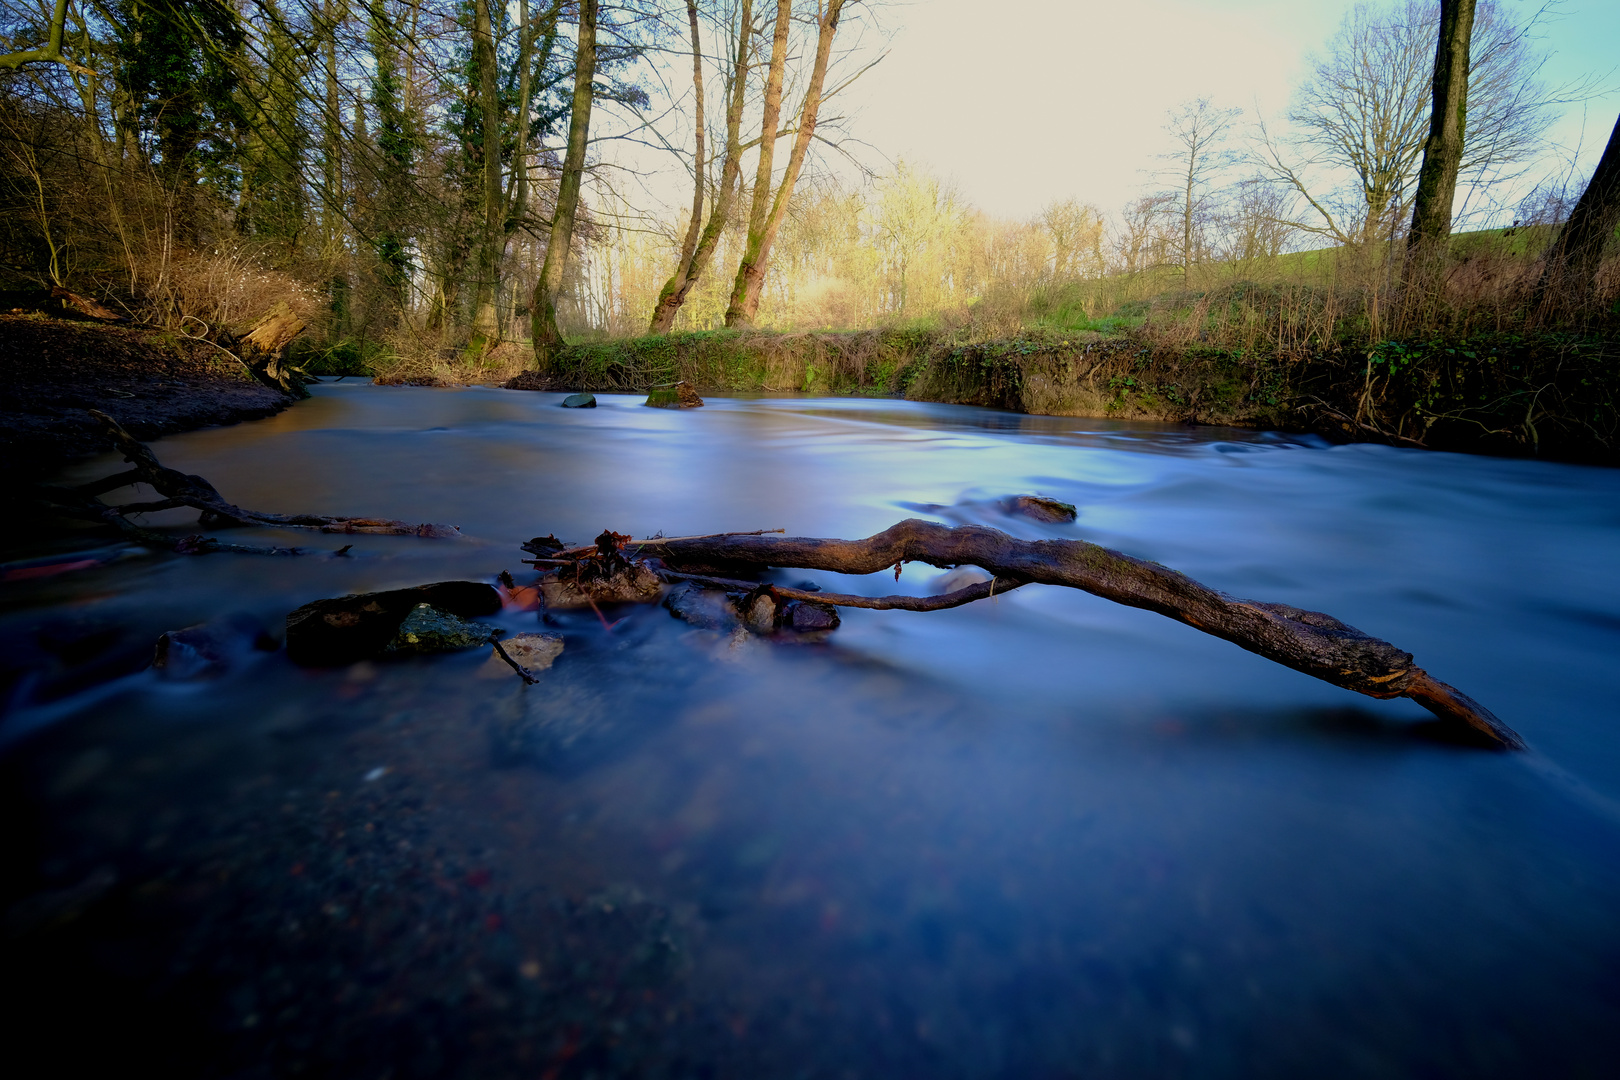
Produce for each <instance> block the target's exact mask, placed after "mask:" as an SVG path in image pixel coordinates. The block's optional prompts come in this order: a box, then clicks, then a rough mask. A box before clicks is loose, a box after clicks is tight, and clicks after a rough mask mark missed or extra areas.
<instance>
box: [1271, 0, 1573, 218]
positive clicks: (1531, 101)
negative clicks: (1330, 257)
mask: <svg viewBox="0 0 1620 1080" xmlns="http://www.w3.org/2000/svg"><path fill="white" fill-rule="evenodd" d="M1439 23H1440V6H1439V3H1438V2H1437V0H1403V2H1401V3H1398V4H1396V5H1395V6H1393V7H1390V8H1385V7H1382V6H1378V5H1375V4H1373V3H1365V2H1364V3H1361V4H1358V5H1357V6H1356V7H1355V8H1352V9H1351V11H1350V13H1349V14H1348V15H1346V16H1345V19H1344V22H1343V24H1342V25H1341V26H1340V28H1339V30H1338V32H1337V33H1336V34H1335V35H1334V37H1333V39H1332V40H1331V41H1330V42H1329V44H1328V49H1327V52H1326V53H1325V55H1323V56H1321V57H1319V58H1317V59H1316V61H1315V63H1314V65H1313V69H1312V71H1311V73H1310V75H1309V76H1308V77H1307V78H1306V80H1305V82H1304V83H1303V84H1302V85H1301V86H1300V88H1299V90H1298V92H1297V94H1296V95H1295V99H1294V104H1293V106H1292V108H1291V109H1290V111H1289V121H1290V122H1291V124H1292V125H1293V127H1294V132H1295V134H1294V136H1293V137H1292V138H1291V139H1289V140H1286V141H1285V140H1283V139H1278V138H1274V137H1273V136H1272V135H1271V133H1270V132H1269V131H1268V130H1267V129H1266V127H1265V126H1264V125H1263V124H1262V125H1261V128H1260V132H1259V139H1258V140H1257V146H1256V148H1255V154H1254V157H1255V159H1256V162H1257V164H1258V165H1259V166H1260V167H1261V168H1262V170H1263V171H1264V172H1265V173H1266V174H1267V175H1268V176H1270V177H1271V178H1272V179H1273V180H1274V181H1276V182H1279V183H1281V184H1283V185H1285V186H1287V187H1290V188H1292V189H1294V190H1295V191H1296V192H1297V193H1298V194H1299V195H1300V197H1301V198H1302V200H1303V201H1304V203H1305V206H1306V207H1308V208H1309V209H1308V213H1307V216H1306V217H1305V218H1303V219H1301V220H1296V221H1294V222H1293V223H1292V224H1294V225H1295V227H1297V228H1300V229H1304V230H1306V231H1309V232H1313V233H1316V234H1319V235H1321V236H1324V237H1327V238H1329V239H1331V240H1333V241H1334V242H1335V243H1339V244H1346V245H1349V244H1359V243H1365V242H1368V241H1371V240H1378V239H1388V238H1392V237H1393V236H1394V235H1395V234H1397V233H1398V232H1399V229H1400V224H1401V223H1402V222H1404V221H1406V220H1408V218H1409V215H1410V212H1411V209H1412V206H1411V202H1412V197H1413V194H1414V192H1415V188H1416V180H1417V174H1418V168H1419V161H1420V159H1421V156H1422V153H1423V146H1424V142H1425V139H1426V137H1427V134H1428V127H1429V117H1430V113H1431V107H1432V104H1433V84H1434V51H1435V39H1436V35H1437V33H1438V28H1439ZM1527 29H1528V28H1527V27H1521V26H1518V25H1517V24H1515V23H1514V21H1513V20H1512V19H1510V18H1509V17H1508V16H1507V15H1505V14H1504V13H1503V12H1502V11H1501V9H1500V8H1499V7H1498V6H1497V4H1496V3H1495V0H1481V2H1480V3H1479V4H1478V6H1477V11H1476V14H1475V19H1474V25H1473V48H1472V54H1473V63H1472V64H1471V65H1470V66H1469V68H1468V83H1467V91H1466V96H1467V101H1468V122H1467V124H1466V125H1465V128H1464V130H1463V133H1462V134H1463V145H1462V153H1461V157H1460V159H1459V162H1458V175H1459V182H1460V183H1462V184H1463V185H1465V186H1466V187H1468V188H1469V189H1470V193H1472V191H1473V189H1475V188H1476V187H1478V186H1481V185H1483V184H1485V183H1487V182H1489V181H1490V180H1492V179H1500V178H1503V177H1505V176H1507V175H1511V173H1510V170H1513V169H1516V168H1518V167H1520V166H1522V165H1523V163H1525V162H1527V161H1529V160H1531V159H1532V158H1533V156H1534V154H1535V152H1536V151H1537V150H1538V149H1539V147H1540V145H1541V137H1542V135H1543V134H1544V132H1545V131H1546V129H1547V126H1548V124H1550V123H1551V116H1550V114H1549V106H1550V104H1551V103H1552V100H1553V97H1554V95H1553V94H1551V93H1550V92H1549V91H1548V90H1547V88H1546V87H1545V86H1544V85H1543V84H1542V83H1541V82H1540V81H1539V80H1538V78H1537V76H1538V73H1539V71H1540V69H1541V66H1542V64H1543V63H1544V59H1545V58H1544V57H1543V56H1542V55H1541V54H1539V53H1537V52H1536V51H1535V50H1534V49H1533V48H1532V46H1531V43H1530V41H1529V39H1528V37H1527V36H1526V30H1527ZM1345 174H1349V175H1350V176H1352V177H1353V178H1354V184H1353V186H1352V187H1351V188H1350V189H1349V190H1344V189H1342V188H1338V189H1336V188H1335V178H1336V177H1343V176H1344V175H1345Z"/></svg>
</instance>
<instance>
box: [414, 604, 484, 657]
mask: <svg viewBox="0 0 1620 1080" xmlns="http://www.w3.org/2000/svg"><path fill="white" fill-rule="evenodd" d="M496 631H497V628H496V627H493V626H487V625H485V624H484V623H476V622H469V621H467V620H466V619H461V618H458V617H456V616H455V615H451V614H450V613H449V612H447V611H440V610H439V609H438V608H436V607H434V606H433V605H431V604H418V605H416V607H414V608H412V609H411V611H410V613H409V614H407V615H406V616H405V618H404V620H403V621H402V622H401V623H400V624H399V630H398V631H397V632H395V634H394V639H393V640H392V641H390V642H389V643H388V647H387V649H386V650H384V651H385V652H389V653H394V654H398V653H432V652H453V651H455V650H456V649H470V648H472V647H474V646H475V645H488V644H489V639H490V638H491V637H492V636H493V635H494V634H495V633H496ZM502 644H503V645H504V644H505V643H504V642H503V643H502Z"/></svg>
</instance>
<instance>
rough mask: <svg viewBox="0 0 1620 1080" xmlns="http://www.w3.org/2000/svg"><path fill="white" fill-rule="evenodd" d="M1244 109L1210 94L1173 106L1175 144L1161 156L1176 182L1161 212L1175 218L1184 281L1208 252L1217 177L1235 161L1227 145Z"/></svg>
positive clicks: (1171, 126)
mask: <svg viewBox="0 0 1620 1080" xmlns="http://www.w3.org/2000/svg"><path fill="white" fill-rule="evenodd" d="M1242 114H1243V111H1242V110H1241V109H1222V108H1218V107H1216V106H1215V105H1213V104H1211V102H1210V99H1209V98H1207V97H1201V98H1196V99H1194V100H1192V101H1189V102H1187V103H1185V104H1184V105H1181V106H1180V107H1178V108H1176V109H1172V110H1171V111H1170V114H1169V119H1168V121H1167V122H1166V123H1165V126H1164V128H1165V130H1166V131H1167V132H1169V133H1170V138H1171V142H1172V144H1173V146H1174V149H1172V150H1171V151H1170V152H1168V153H1165V154H1161V155H1159V156H1160V158H1161V159H1162V160H1164V161H1167V162H1169V163H1170V169H1169V171H1170V173H1171V176H1172V177H1173V184H1172V186H1171V187H1170V188H1169V189H1168V190H1167V191H1165V192H1164V201H1163V212H1165V213H1167V214H1169V215H1171V216H1172V217H1174V219H1175V224H1176V229H1175V234H1174V235H1175V252H1174V256H1173V257H1174V259H1175V261H1176V262H1177V263H1178V264H1179V265H1180V266H1181V276H1182V278H1183V280H1186V279H1187V278H1188V277H1189V276H1190V275H1191V273H1192V267H1193V266H1194V264H1196V263H1198V262H1200V261H1201V260H1202V259H1203V257H1204V246H1205V245H1204V238H1203V232H1204V227H1205V225H1206V224H1207V223H1208V222H1209V220H1210V218H1211V217H1212V216H1213V212H1214V209H1215V197H1214V195H1213V192H1212V190H1211V189H1212V187H1213V182H1214V180H1215V178H1216V177H1217V176H1218V175H1219V174H1220V172H1221V171H1222V170H1223V169H1225V168H1226V167H1227V166H1229V165H1230V164H1231V163H1232V160H1233V155H1232V154H1231V153H1230V152H1229V151H1227V150H1226V149H1225V148H1224V147H1225V143H1226V138H1227V134H1228V133H1229V132H1230V131H1231V128H1232V123H1233V121H1235V120H1236V119H1237V118H1238V117H1239V116H1241V115H1242Z"/></svg>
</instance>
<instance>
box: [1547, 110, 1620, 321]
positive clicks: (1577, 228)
mask: <svg viewBox="0 0 1620 1080" xmlns="http://www.w3.org/2000/svg"><path fill="white" fill-rule="evenodd" d="M1617 227H1620V120H1616V121H1615V123H1614V132H1613V133H1612V134H1610V136H1609V145H1608V146H1607V147H1605V148H1604V151H1603V157H1602V159H1601V160H1599V161H1598V166H1597V171H1596V172H1594V173H1593V174H1592V179H1591V182H1590V183H1588V184H1587V185H1586V190H1585V191H1583V192H1582V193H1581V198H1580V201H1579V202H1577V203H1576V204H1575V209H1574V210H1573V211H1572V212H1571V213H1570V215H1569V220H1568V221H1566V222H1564V227H1563V228H1562V229H1560V230H1559V232H1558V239H1557V240H1555V241H1553V245H1552V247H1551V248H1550V249H1549V250H1548V251H1547V261H1546V265H1545V266H1543V268H1542V271H1541V280H1540V282H1539V283H1538V284H1537V286H1536V292H1537V305H1536V306H1537V307H1538V308H1540V309H1541V311H1542V312H1543V314H1546V315H1553V314H1557V313H1558V312H1559V311H1572V310H1577V309H1579V308H1581V307H1583V306H1585V304H1587V303H1588V302H1589V301H1590V300H1591V298H1592V293H1593V289H1594V287H1595V286H1596V284H1597V273H1598V267H1599V266H1600V265H1601V264H1602V262H1603V249H1604V248H1605V247H1606V246H1607V245H1608V243H1609V241H1610V239H1612V238H1613V237H1614V232H1615V229H1616V228H1617Z"/></svg>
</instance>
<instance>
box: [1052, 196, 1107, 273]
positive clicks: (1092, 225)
mask: <svg viewBox="0 0 1620 1080" xmlns="http://www.w3.org/2000/svg"><path fill="white" fill-rule="evenodd" d="M1037 220H1038V221H1039V222H1040V226H1041V228H1042V229H1043V230H1045V232H1046V238H1047V240H1048V241H1049V242H1050V244H1051V246H1052V264H1051V266H1052V270H1051V273H1052V279H1053V280H1054V281H1074V280H1077V279H1080V278H1087V277H1100V276H1101V275H1102V272H1103V267H1102V236H1103V222H1102V215H1101V214H1100V213H1098V212H1097V208H1096V207H1094V206H1087V205H1084V204H1082V203H1079V202H1077V201H1075V200H1074V199H1063V200H1062V201H1059V202H1054V203H1050V204H1048V205H1047V206H1046V208H1045V209H1043V210H1042V211H1041V213H1040V216H1039V218H1038V219H1037Z"/></svg>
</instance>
